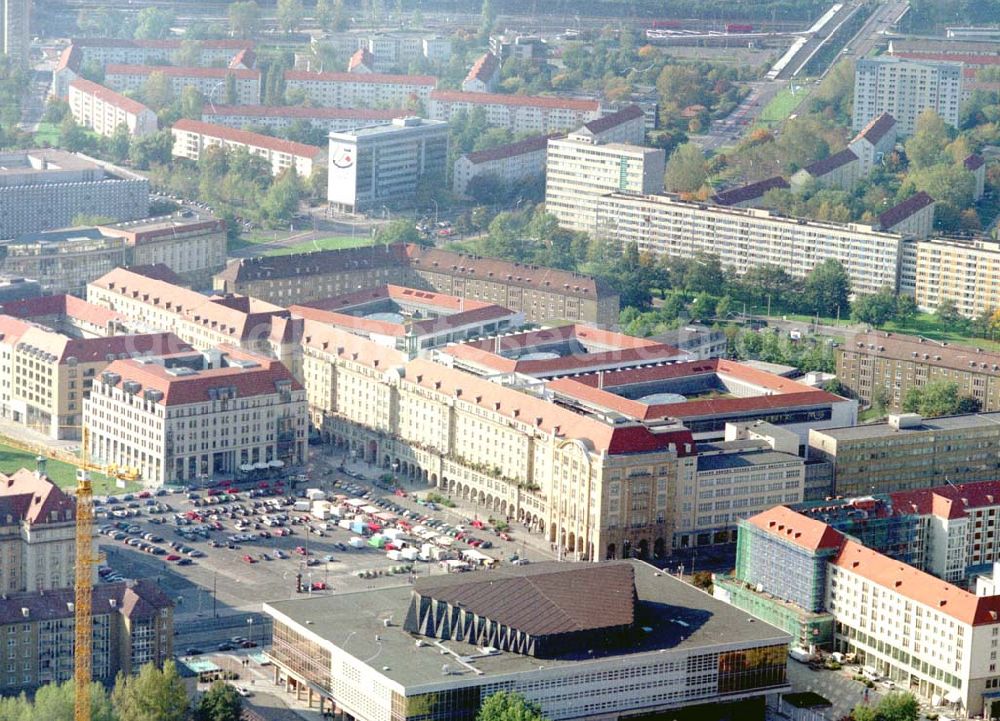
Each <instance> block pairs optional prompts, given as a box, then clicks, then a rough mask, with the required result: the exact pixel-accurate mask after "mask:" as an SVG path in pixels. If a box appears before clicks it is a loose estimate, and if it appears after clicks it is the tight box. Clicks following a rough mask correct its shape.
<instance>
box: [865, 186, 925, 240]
mask: <svg viewBox="0 0 1000 721" xmlns="http://www.w3.org/2000/svg"><path fill="white" fill-rule="evenodd" d="M878 227H879V229H880V230H883V231H885V232H887V233H898V234H899V235H902V236H903V237H906V238H916V239H917V240H924V239H925V238H929V237H930V235H931V231H932V230H933V229H934V198H932V197H931V196H929V195H928V194H927V193H925V192H924V191H922V190H921V191H920V192H918V193H914V194H913V195H911V196H910V197H909V198H907V199H906V200H904V201H903V202H902V203H899V204H898V205H894V206H893V207H891V208H889V210H887V211H885V212H884V213H882V214H880V215H879V216H878Z"/></svg>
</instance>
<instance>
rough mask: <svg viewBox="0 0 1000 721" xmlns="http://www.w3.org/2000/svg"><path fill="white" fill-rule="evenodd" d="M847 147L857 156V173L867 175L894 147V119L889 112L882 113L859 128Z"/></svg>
mask: <svg viewBox="0 0 1000 721" xmlns="http://www.w3.org/2000/svg"><path fill="white" fill-rule="evenodd" d="M847 147H848V148H850V149H851V151H852V152H853V153H854V154H855V155H856V156H857V158H858V173H859V175H861V176H862V177H868V175H869V174H870V173H871V172H872V170H874V168H875V166H876V165H879V164H881V162H882V160H883V158H885V156H886V155H887V154H888V153H891V152H892V150H893V148H895V147H896V119H895V118H894V117H892V115H890V114H889V113H882V114H881V115H879V116H878V117H876V118H874V119H873V120H871V121H870V122H869V123H868V124H867V125H866V126H864V127H863V128H861V130H859V131H858V134H857V135H855V136H854V139H853V140H851V142H850V143H849V144H848V145H847Z"/></svg>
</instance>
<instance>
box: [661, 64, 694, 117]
mask: <svg viewBox="0 0 1000 721" xmlns="http://www.w3.org/2000/svg"><path fill="white" fill-rule="evenodd" d="M656 90H657V92H658V93H659V95H660V102H661V104H662V105H663V107H664V109H665V111H666V109H668V108H669V112H673V111H674V110H677V109H678V108H685V107H687V106H688V105H695V104H704V103H702V100H703V99H704V94H705V79H704V77H703V76H702V74H701V72H700V71H699V70H698V68H696V67H693V66H690V65H665V66H664V67H663V70H661V71H660V74H659V76H658V77H657V79H656Z"/></svg>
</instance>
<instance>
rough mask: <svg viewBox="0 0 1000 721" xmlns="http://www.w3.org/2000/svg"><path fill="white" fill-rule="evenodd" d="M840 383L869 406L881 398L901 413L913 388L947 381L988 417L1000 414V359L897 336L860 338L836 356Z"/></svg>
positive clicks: (978, 351)
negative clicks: (879, 395)
mask: <svg viewBox="0 0 1000 721" xmlns="http://www.w3.org/2000/svg"><path fill="white" fill-rule="evenodd" d="M834 357H835V359H836V363H837V380H839V381H840V383H841V386H842V387H843V388H844V391H845V392H846V393H848V394H850V395H851V397H853V398H857V399H858V400H859V401H860V402H861V403H863V404H865V405H868V404H870V403H872V399H873V398H874V397H875V395H876V393H881V394H883V396H882V397H883V400H886V401H887V402H888V403H887V407H889V408H891V409H893V410H899V409H900V408H901V404H902V402H903V399H904V398H905V397H906V393H907V391H909V390H910V388H919V387H921V386H923V385H924V384H926V383H928V382H930V381H936V380H944V381H948V382H952V383H955V384H957V385H958V392H959V395H968V396H971V397H973V398H975V399H976V400H978V401H979V402H980V404H981V410H983V411H986V412H992V411H1000V354H998V353H995V352H991V351H986V350H983V349H982V348H973V347H971V346H961V345H953V344H951V343H941V342H938V341H933V340H928V339H926V338H921V337H917V336H907V335H899V334H897V333H882V332H871V333H859V334H858V335H856V336H855V337H854V339H853V341H852V342H850V343H845V344H844V345H841V346H839V347H838V348H836V349H835V350H834Z"/></svg>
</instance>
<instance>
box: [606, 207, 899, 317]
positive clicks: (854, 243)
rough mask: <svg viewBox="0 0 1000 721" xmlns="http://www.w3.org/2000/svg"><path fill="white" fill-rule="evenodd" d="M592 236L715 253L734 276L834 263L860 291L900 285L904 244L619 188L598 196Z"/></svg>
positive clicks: (800, 271) (834, 226) (674, 252)
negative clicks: (753, 270) (771, 268)
mask: <svg viewBox="0 0 1000 721" xmlns="http://www.w3.org/2000/svg"><path fill="white" fill-rule="evenodd" d="M597 235H598V237H602V238H606V239H609V240H614V241H616V242H617V243H619V244H620V245H622V247H624V246H626V245H629V244H631V243H635V244H636V245H638V247H639V251H640V252H647V253H653V254H657V255H667V256H681V257H685V258H690V257H692V256H694V255H696V254H697V253H706V254H709V255H717V256H718V257H719V259H720V260H721V262H722V266H723V267H724V268H726V269H727V270H730V271H733V272H735V273H737V274H743V273H745V272H746V271H747V270H749V269H750V268H754V267H760V266H763V265H768V264H770V265H776V266H778V267H780V268H784V269H785V272H787V273H788V274H789V275H791V276H793V277H798V278H804V277H806V276H807V275H809V273H810V271H812V269H813V268H814V267H815V266H816V265H817V264H818V263H820V262H822V261H823V260H826V259H834V260H839V261H840V262H841V263H842V264H843V265H844V268H846V270H847V272H848V274H849V275H850V278H851V289H852V290H853V291H854V292H855V293H861V294H871V293H877V292H878V291H879V290H880V289H881V288H883V287H885V286H889V287H890V288H894V289H895V288H897V287H898V284H899V278H898V275H899V266H900V262H901V255H902V246H903V239H902V238H901V237H900V236H899V235H896V234H894V233H884V232H881V231H877V230H875V229H874V228H872V227H871V226H868V225H862V224H859V223H848V224H838V223H829V222H823V221H812V220H803V219H799V218H789V217H785V216H781V215H776V214H773V213H771V212H769V211H767V210H760V209H755V208H746V209H740V208H727V207H720V206H713V205H706V204H704V203H697V202H688V201H683V200H679V199H678V198H676V197H673V196H667V195H644V196H643V195H627V194H624V193H612V194H610V195H605V196H602V197H601V198H599V199H598V202H597ZM833 312H835V309H831V313H833ZM841 312H842V313H846V312H847V309H846V308H842V309H841Z"/></svg>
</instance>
